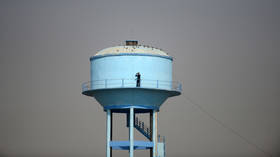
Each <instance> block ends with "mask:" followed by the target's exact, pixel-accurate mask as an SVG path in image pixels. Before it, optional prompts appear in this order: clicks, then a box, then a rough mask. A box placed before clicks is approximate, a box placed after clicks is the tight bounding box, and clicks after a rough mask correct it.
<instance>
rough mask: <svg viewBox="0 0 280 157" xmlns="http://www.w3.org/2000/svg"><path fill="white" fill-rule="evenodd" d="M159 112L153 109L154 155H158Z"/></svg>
mask: <svg viewBox="0 0 280 157" xmlns="http://www.w3.org/2000/svg"><path fill="white" fill-rule="evenodd" d="M157 142H158V140H157V112H156V110H153V143H154V146H153V156H154V157H156V156H157Z"/></svg>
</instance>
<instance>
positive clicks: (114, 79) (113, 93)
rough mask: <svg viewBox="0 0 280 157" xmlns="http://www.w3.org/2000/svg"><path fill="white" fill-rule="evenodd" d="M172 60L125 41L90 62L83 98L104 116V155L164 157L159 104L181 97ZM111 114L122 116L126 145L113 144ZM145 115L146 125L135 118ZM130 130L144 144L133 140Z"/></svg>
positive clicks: (153, 50) (124, 142) (124, 143)
mask: <svg viewBox="0 0 280 157" xmlns="http://www.w3.org/2000/svg"><path fill="white" fill-rule="evenodd" d="M172 61H173V58H172V57H171V56H169V55H168V54H167V53H165V52H163V51H162V50H160V49H158V48H154V47H151V46H143V45H138V42H137V41H131V40H129V41H126V43H125V45H124V46H115V47H109V48H106V49H103V50H101V51H99V52H98V53H96V54H95V55H94V56H92V57H91V58H90V76H91V79H90V80H91V81H89V82H86V83H84V84H83V85H82V93H83V94H84V95H87V96H90V97H94V98H95V99H96V100H97V101H98V102H99V103H100V104H101V105H102V106H103V108H104V111H105V112H106V113H107V144H106V151H107V152H106V153H107V154H106V155H107V157H111V156H112V150H115V149H116V150H129V156H130V157H133V153H134V150H137V149H148V150H150V156H151V157H164V156H165V142H164V141H165V140H160V138H159V136H158V127H157V113H158V112H159V109H160V106H161V104H163V102H164V101H165V100H166V99H167V98H168V97H172V96H177V95H180V94H181V89H182V88H181V84H180V83H178V82H174V81H173V80H172ZM113 113H115V114H126V117H127V118H126V119H127V123H126V124H127V127H128V128H129V141H113V140H112V139H113V138H112V137H113V129H112V125H113V124H112V123H113ZM143 113H148V115H149V122H148V125H146V124H145V123H144V122H143V120H141V119H140V118H138V117H139V114H143ZM134 128H135V130H136V131H139V132H140V133H141V134H143V135H144V136H145V137H146V138H147V140H146V141H136V140H134Z"/></svg>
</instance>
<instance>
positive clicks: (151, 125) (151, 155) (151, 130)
mask: <svg viewBox="0 0 280 157" xmlns="http://www.w3.org/2000/svg"><path fill="white" fill-rule="evenodd" d="M150 135H151V138H150V141H153V110H151V111H150ZM150 157H153V148H151V149H150Z"/></svg>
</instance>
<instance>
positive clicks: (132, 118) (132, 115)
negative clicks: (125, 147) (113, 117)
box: [129, 107, 134, 157]
mask: <svg viewBox="0 0 280 157" xmlns="http://www.w3.org/2000/svg"><path fill="white" fill-rule="evenodd" d="M129 118H130V123H129V141H130V145H129V157H133V151H134V135H133V130H134V108H133V107H131V108H130V116H129Z"/></svg>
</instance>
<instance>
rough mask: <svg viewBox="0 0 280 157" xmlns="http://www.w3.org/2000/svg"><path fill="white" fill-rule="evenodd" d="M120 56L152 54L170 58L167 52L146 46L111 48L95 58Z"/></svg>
mask: <svg viewBox="0 0 280 157" xmlns="http://www.w3.org/2000/svg"><path fill="white" fill-rule="evenodd" d="M119 54H150V55H159V56H166V57H169V55H168V54H167V53H166V52H164V51H162V50H160V49H158V48H154V47H150V46H144V45H125V46H115V47H109V48H105V49H103V50H101V51H99V52H97V53H96V54H95V55H94V56H102V55H119Z"/></svg>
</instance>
